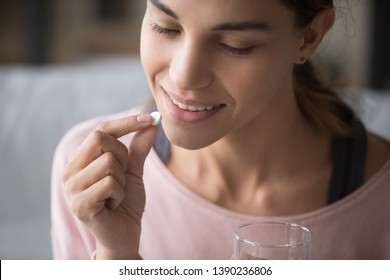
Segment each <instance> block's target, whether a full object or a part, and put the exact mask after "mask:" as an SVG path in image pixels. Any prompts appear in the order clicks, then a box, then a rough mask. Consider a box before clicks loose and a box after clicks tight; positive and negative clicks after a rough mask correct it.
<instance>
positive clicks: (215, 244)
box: [52, 0, 390, 259]
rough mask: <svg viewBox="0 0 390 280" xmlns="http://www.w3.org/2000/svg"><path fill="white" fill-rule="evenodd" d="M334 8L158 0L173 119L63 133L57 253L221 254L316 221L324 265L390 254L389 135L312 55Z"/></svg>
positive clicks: (158, 61)
mask: <svg viewBox="0 0 390 280" xmlns="http://www.w3.org/2000/svg"><path fill="white" fill-rule="evenodd" d="M334 18H335V11H334V8H333V1H325V0H316V1H313V0H307V1H293V0H280V1H275V0H261V1H260V0H247V1H244V2H243V1H236V0H227V1H226V0H224V1H222V0H212V1H201V2H200V1H198V0H186V1H180V0H149V1H147V11H146V14H145V18H144V22H143V27H142V36H141V60H142V64H143V67H144V69H145V73H146V75H147V78H148V80H149V84H150V88H151V91H152V93H153V97H154V100H155V106H156V107H157V109H158V111H159V112H160V113H161V114H162V117H163V123H162V128H161V127H160V130H158V129H157V128H156V127H154V126H151V122H152V119H151V117H150V116H149V115H148V113H149V112H150V111H151V110H154V109H153V108H150V107H148V106H145V107H144V108H137V109H134V110H132V111H131V112H126V113H125V115H123V116H121V117H118V116H113V117H112V118H108V119H105V120H103V121H102V120H101V119H100V120H92V121H90V122H87V123H84V124H82V125H80V126H78V127H76V128H75V129H73V130H72V131H70V132H69V133H68V134H67V135H66V136H65V137H64V139H63V140H62V142H61V143H60V145H59V147H58V150H57V153H56V156H55V160H54V169H53V170H54V173H53V186H52V188H53V195H52V198H53V201H52V221H53V234H52V236H53V248H54V256H55V257H56V258H72V259H77V258H98V259H138V258H145V259H224V258H230V256H231V252H232V249H231V243H232V230H233V228H234V227H235V226H236V225H237V224H240V223H243V222H248V221H256V220H271V221H285V222H295V223H298V224H301V225H304V226H307V227H308V228H309V229H310V230H311V231H312V233H313V235H314V243H313V250H312V251H313V252H312V257H313V258H316V259H317V258H318V259H355V258H363V259H368V258H390V242H389V241H388V238H387V237H388V236H390V224H389V223H388V217H389V216H390V210H389V208H388V207H387V209H384V208H383V206H382V205H386V204H385V203H386V202H387V201H388V200H389V198H390V186H389V183H388V182H390V161H389V156H390V146H389V142H388V141H386V140H384V139H381V138H379V137H377V136H375V135H372V134H367V133H366V131H365V129H364V127H363V126H362V124H361V123H360V122H359V120H357V119H356V117H355V115H354V114H353V112H352V110H351V109H350V108H349V107H348V106H346V105H345V104H344V103H343V102H342V101H341V99H340V98H339V97H338V96H337V95H336V94H335V93H334V92H332V91H331V90H330V89H328V88H327V87H326V86H324V85H323V84H321V83H320V81H319V80H318V79H317V78H316V76H315V74H314V72H313V69H312V67H311V65H310V62H309V61H308V59H309V57H310V56H311V55H312V54H313V52H314V51H315V50H316V49H317V47H318V45H319V44H320V43H321V40H322V38H323V37H324V35H325V34H326V33H327V32H328V30H329V29H330V28H331V27H332V25H333V22H334ZM84 139H85V140H84ZM152 146H153V147H152ZM150 151H151V152H150ZM149 152H150V153H149ZM141 228H142V230H141Z"/></svg>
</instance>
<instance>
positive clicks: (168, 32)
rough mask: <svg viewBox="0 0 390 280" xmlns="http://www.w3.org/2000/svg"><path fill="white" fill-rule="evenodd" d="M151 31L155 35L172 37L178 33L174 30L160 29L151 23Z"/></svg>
mask: <svg viewBox="0 0 390 280" xmlns="http://www.w3.org/2000/svg"><path fill="white" fill-rule="evenodd" d="M152 30H153V31H154V32H156V33H157V34H162V35H167V36H174V35H177V34H179V33H180V31H179V30H175V29H167V28H162V27H161V26H159V25H157V24H156V23H152Z"/></svg>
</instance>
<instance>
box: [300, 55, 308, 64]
mask: <svg viewBox="0 0 390 280" xmlns="http://www.w3.org/2000/svg"><path fill="white" fill-rule="evenodd" d="M306 61H307V58H306V57H304V56H302V57H301V59H300V60H299V63H300V64H305V63H306Z"/></svg>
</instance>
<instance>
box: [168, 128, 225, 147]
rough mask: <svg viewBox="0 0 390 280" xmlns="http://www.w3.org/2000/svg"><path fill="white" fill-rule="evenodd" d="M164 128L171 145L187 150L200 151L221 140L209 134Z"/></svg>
mask: <svg viewBox="0 0 390 280" xmlns="http://www.w3.org/2000/svg"><path fill="white" fill-rule="evenodd" d="M163 128H164V132H165V135H166V137H167V138H168V140H169V142H170V143H172V144H173V145H175V146H178V147H181V148H183V149H186V150H199V149H202V148H205V147H207V146H210V145H212V144H213V143H215V142H216V141H218V140H219V139H220V137H218V136H216V135H210V134H209V133H199V132H193V131H190V130H188V129H172V128H169V127H165V126H163Z"/></svg>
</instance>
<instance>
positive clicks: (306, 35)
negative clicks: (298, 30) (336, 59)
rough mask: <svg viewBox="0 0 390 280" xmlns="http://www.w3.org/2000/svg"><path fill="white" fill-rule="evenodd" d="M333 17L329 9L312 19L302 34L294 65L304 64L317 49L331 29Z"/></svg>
mask: <svg viewBox="0 0 390 280" xmlns="http://www.w3.org/2000/svg"><path fill="white" fill-rule="evenodd" d="M335 17H336V15H335V11H334V9H331V8H329V9H324V10H323V11H321V12H319V13H318V14H317V15H316V16H315V17H314V19H313V21H312V22H311V23H310V24H309V26H307V27H306V28H305V29H304V30H303V32H302V40H301V45H300V48H299V51H298V57H297V58H296V63H299V64H302V63H304V62H305V61H306V59H308V58H309V57H310V55H311V54H312V53H313V52H314V51H315V50H316V49H317V47H318V46H319V44H320V43H321V41H322V39H323V38H324V36H325V35H326V33H327V32H328V31H329V30H330V29H331V28H332V26H333V24H334V21H335Z"/></svg>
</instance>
